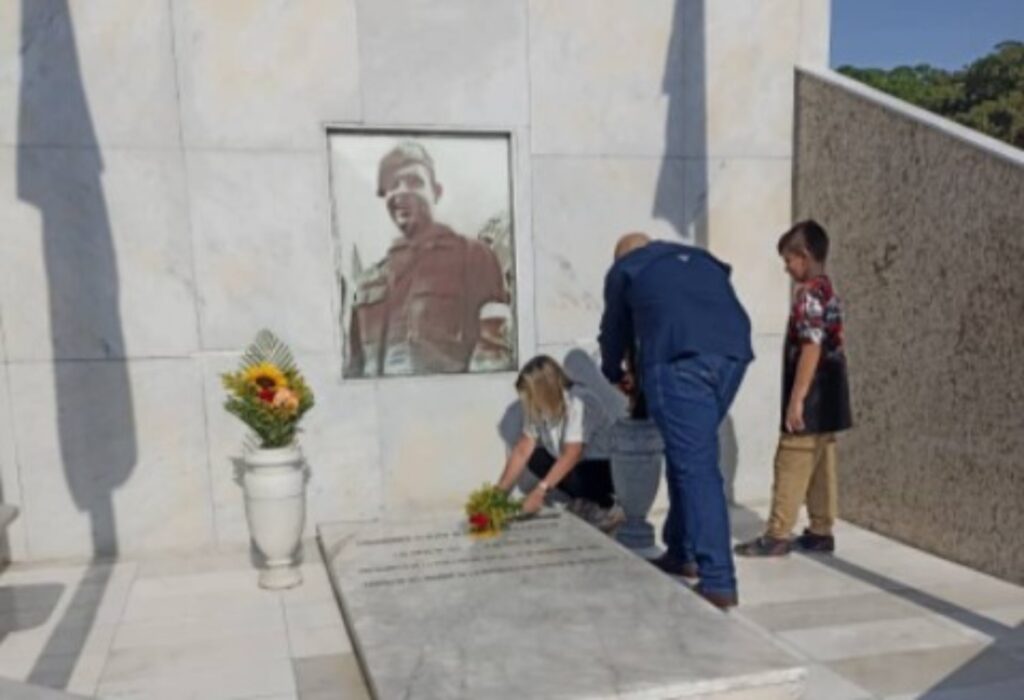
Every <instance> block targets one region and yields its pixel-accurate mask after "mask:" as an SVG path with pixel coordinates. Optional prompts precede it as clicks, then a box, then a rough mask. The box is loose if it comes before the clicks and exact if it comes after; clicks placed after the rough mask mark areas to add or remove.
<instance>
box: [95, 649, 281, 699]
mask: <svg viewBox="0 0 1024 700" xmlns="http://www.w3.org/2000/svg"><path fill="white" fill-rule="evenodd" d="M117 662H118V652H115V653H114V655H112V657H111V666H115V667H116V666H117V665H118V663H117ZM119 671H120V669H118V668H115V669H113V670H112V669H111V668H109V667H108V669H107V670H106V671H104V674H103V678H102V679H101V681H100V685H99V688H98V691H97V693H98V695H99V696H100V697H102V698H109V699H112V698H138V699H139V700H164V699H165V698H166V699H167V700H172V699H173V700H181V698H204V699H206V698H208V699H209V700H215V699H216V700H221V699H228V698H251V697H259V696H261V695H271V696H273V695H290V694H294V693H295V677H294V673H293V671H292V662H291V660H290V659H288V658H280V659H261V660H259V661H258V663H253V659H252V658H250V657H247V656H244V655H239V656H236V658H234V659H232V660H227V659H225V658H219V659H216V660H215V662H214V663H211V664H209V665H205V666H202V667H197V666H188V665H183V664H179V663H161V662H160V659H151V660H150V662H149V663H148V664H146V665H143V666H140V667H138V668H135V669H134V672H133V673H130V674H126V673H121V672H119Z"/></svg>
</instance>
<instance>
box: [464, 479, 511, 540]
mask: <svg viewBox="0 0 1024 700" xmlns="http://www.w3.org/2000/svg"><path fill="white" fill-rule="evenodd" d="M521 510H522V501H518V500H516V499H514V498H512V497H511V496H509V495H508V494H507V493H505V492H504V491H503V490H501V489H499V488H498V487H497V486H491V485H490V484H484V485H483V486H482V487H480V488H479V489H477V490H476V491H474V492H473V493H471V494H470V495H469V499H468V500H467V501H466V517H467V518H468V520H469V531H470V532H471V533H472V534H474V535H482V536H488V535H496V534H498V533H499V532H501V531H502V530H504V529H505V527H506V526H507V525H508V523H509V522H510V521H511V520H513V519H515V518H516V516H518V515H519V513H520V511H521Z"/></svg>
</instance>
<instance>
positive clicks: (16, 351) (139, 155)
mask: <svg viewBox="0 0 1024 700" xmlns="http://www.w3.org/2000/svg"><path fill="white" fill-rule="evenodd" d="M0 163H2V167H0V190H2V191H3V192H4V193H5V194H7V195H8V196H5V198H4V202H3V204H2V206H0V222H2V223H3V228H4V230H5V231H7V232H8V235H7V236H5V238H4V242H3V251H4V255H2V256H0V269H2V274H0V278H2V282H0V303H2V304H3V307H2V308H3V313H4V325H5V331H6V334H7V337H6V340H7V353H8V356H9V358H10V359H12V360H19V361H20V360H40V359H46V358H54V357H55V358H59V359H103V358H123V357H126V356H132V357H152V356H164V357H166V356H180V355H184V354H187V353H190V352H193V351H195V350H196V349H197V347H198V338H197V330H196V311H195V292H194V285H193V276H192V248H191V241H190V240H189V222H188V202H187V197H186V187H185V174H184V165H183V160H182V156H181V154H180V153H179V152H175V151H135V150H112V151H103V152H101V151H97V150H93V149H64V148H21V149H4V150H3V151H0ZM8 193H9V194H8Z"/></svg>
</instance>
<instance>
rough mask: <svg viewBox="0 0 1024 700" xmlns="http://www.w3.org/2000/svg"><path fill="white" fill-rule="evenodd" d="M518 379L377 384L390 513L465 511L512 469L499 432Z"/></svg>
mask: <svg viewBox="0 0 1024 700" xmlns="http://www.w3.org/2000/svg"><path fill="white" fill-rule="evenodd" d="M515 376H516V375H515V374H513V373H506V372H502V373H497V374H491V375H461V376H453V377H438V376H435V377H418V378H415V379H398V378H395V379H386V380H381V381H380V382H378V383H377V396H378V398H377V401H378V412H379V416H380V426H381V427H380V430H379V432H378V435H379V438H380V470H381V476H382V478H383V494H384V501H385V509H386V510H388V511H392V512H405V511H409V510H417V509H434V508H442V507H446V508H450V507H456V508H457V507H459V506H461V505H462V504H463V503H464V502H465V498H466V496H467V494H469V492H470V491H472V490H473V489H476V488H478V487H479V486H480V485H481V484H483V483H484V482H485V481H487V482H491V483H494V482H495V481H496V480H497V479H498V477H499V476H500V475H501V469H502V468H503V467H504V464H505V444H504V442H503V440H502V438H501V435H500V434H499V427H500V425H501V421H502V418H503V416H504V415H505V412H506V411H507V410H508V409H509V408H510V407H511V406H512V405H513V404H514V403H515V402H516V401H517V396H516V392H515V389H514V387H513V384H514V382H515Z"/></svg>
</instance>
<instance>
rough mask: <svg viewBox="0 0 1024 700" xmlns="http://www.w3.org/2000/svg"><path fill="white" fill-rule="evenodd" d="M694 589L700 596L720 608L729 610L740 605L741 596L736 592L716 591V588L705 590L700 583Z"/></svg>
mask: <svg viewBox="0 0 1024 700" xmlns="http://www.w3.org/2000/svg"><path fill="white" fill-rule="evenodd" d="M694 590H695V592H696V594H697V595H698V596H700V598H702V599H705V600H706V601H708V602H709V603H711V604H712V605H714V606H715V607H716V608H718V609H719V610H728V609H729V608H735V607H736V606H737V605H739V596H738V595H736V594H734V593H731V594H724V593H715V592H714V590H703V589H702V588H701V587H700V586H699V585H698V586H697V587H696V588H694Z"/></svg>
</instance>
